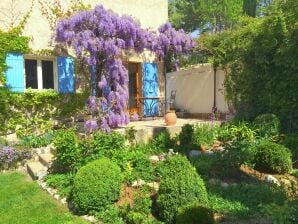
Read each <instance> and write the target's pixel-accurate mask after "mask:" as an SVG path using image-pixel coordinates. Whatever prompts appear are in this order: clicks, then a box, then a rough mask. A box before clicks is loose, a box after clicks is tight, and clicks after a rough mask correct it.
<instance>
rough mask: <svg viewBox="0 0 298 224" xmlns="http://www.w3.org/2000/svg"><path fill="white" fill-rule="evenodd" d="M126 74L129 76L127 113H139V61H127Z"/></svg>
mask: <svg viewBox="0 0 298 224" xmlns="http://www.w3.org/2000/svg"><path fill="white" fill-rule="evenodd" d="M128 76H129V84H128V91H129V100H128V108H129V113H130V114H134V113H137V114H138V113H139V102H138V97H139V96H140V95H139V90H140V85H139V76H140V66H139V63H128Z"/></svg>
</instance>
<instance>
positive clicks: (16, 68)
mask: <svg viewBox="0 0 298 224" xmlns="http://www.w3.org/2000/svg"><path fill="white" fill-rule="evenodd" d="M53 1H54V0H53ZM60 2H61V4H62V6H63V7H65V8H67V7H69V6H70V0H60ZM83 2H84V4H86V5H90V6H91V8H94V7H95V5H98V4H102V5H103V6H104V7H105V8H106V9H111V10H112V11H114V12H116V13H118V14H119V15H123V14H125V15H129V16H132V17H133V18H134V19H135V20H137V21H139V23H140V24H141V27H142V28H151V29H153V30H154V29H155V30H156V29H157V28H158V27H159V26H160V25H161V24H163V23H165V22H167V20H168V1H167V0H146V1H144V0H113V1H111V0H95V1H94V0H84V1H83ZM30 7H31V3H30V1H22V0H1V1H0V9H1V10H0V14H1V12H5V13H2V14H3V15H2V16H1V18H2V19H1V21H0V28H1V29H5V28H6V26H7V24H9V23H11V20H12V18H13V17H15V19H17V17H16V16H15V15H14V14H16V15H25V14H26V12H28V10H29V9H30ZM10 14H11V16H9V15H10ZM23 35H25V36H28V37H30V38H31V40H30V43H29V45H30V48H31V49H32V50H33V52H42V50H53V49H54V47H55V43H53V41H52V40H53V35H54V33H53V30H51V29H50V24H49V22H48V20H47V19H46V17H45V16H44V15H43V14H42V7H41V5H40V3H39V1H38V0H33V7H32V12H31V13H30V17H29V18H28V20H27V23H26V25H25V27H24V30H23ZM57 55H59V54H57ZM123 62H124V65H125V66H126V68H127V69H128V73H129V109H130V112H131V113H133V112H138V113H140V112H141V113H144V114H146V113H148V111H146V110H144V108H143V107H144V103H147V104H148V103H149V104H151V103H152V102H146V101H144V100H143V101H142V100H139V99H142V98H143V97H153V98H154V97H157V98H159V97H164V77H165V76H164V73H163V71H164V69H163V63H162V62H159V61H158V60H156V58H155V55H154V54H152V53H151V52H144V53H143V54H142V55H136V54H134V53H131V54H128V55H126V56H125V57H124V58H123ZM6 64H7V65H8V69H7V71H6V85H7V86H8V87H9V88H10V89H11V90H12V91H15V92H24V91H26V89H28V88H31V89H37V90H43V89H55V90H57V91H58V92H60V93H74V92H76V91H79V89H80V85H78V84H76V81H75V80H76V77H75V71H76V67H75V64H74V59H73V58H72V57H69V56H67V55H64V56H62V55H59V56H56V55H55V56H54V55H53V56H42V55H40V54H39V53H30V54H29V53H28V54H20V53H17V52H14V53H9V54H7V58H6ZM141 101H142V102H141ZM153 104H154V102H153ZM142 105H143V106H142ZM156 107H157V105H156V106H155V108H154V109H153V110H152V111H153V112H154V113H157V108H156ZM151 109H152V108H151ZM152 111H151V112H150V113H152Z"/></svg>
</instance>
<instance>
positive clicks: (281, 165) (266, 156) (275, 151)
mask: <svg viewBox="0 0 298 224" xmlns="http://www.w3.org/2000/svg"><path fill="white" fill-rule="evenodd" d="M254 163H255V168H256V169H257V170H259V171H262V172H270V173H280V174H282V173H288V172H290V171H291V170H292V155H291V152H290V150H289V149H288V148H286V147H284V146H283V145H279V144H276V143H273V142H268V141H265V142H262V143H260V144H259V145H258V146H257V147H256V154H255V158H254Z"/></svg>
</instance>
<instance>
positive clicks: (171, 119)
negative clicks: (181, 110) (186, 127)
mask: <svg viewBox="0 0 298 224" xmlns="http://www.w3.org/2000/svg"><path fill="white" fill-rule="evenodd" d="M165 122H166V125H175V124H176V122H177V116H176V113H175V111H169V112H167V113H166V116H165Z"/></svg>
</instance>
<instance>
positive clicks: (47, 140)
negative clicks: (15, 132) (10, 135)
mask: <svg viewBox="0 0 298 224" xmlns="http://www.w3.org/2000/svg"><path fill="white" fill-rule="evenodd" d="M52 140H53V133H52V132H48V133H45V134H43V135H40V136H35V135H30V136H26V137H23V138H21V141H20V145H22V146H25V147H30V148H39V147H43V146H47V145H49V144H51V142H52Z"/></svg>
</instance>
